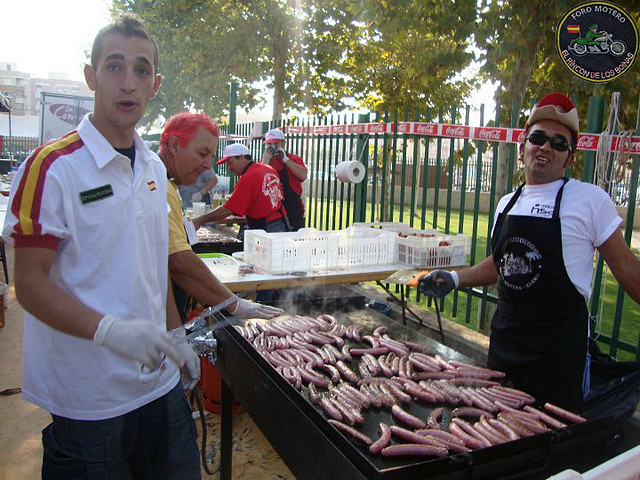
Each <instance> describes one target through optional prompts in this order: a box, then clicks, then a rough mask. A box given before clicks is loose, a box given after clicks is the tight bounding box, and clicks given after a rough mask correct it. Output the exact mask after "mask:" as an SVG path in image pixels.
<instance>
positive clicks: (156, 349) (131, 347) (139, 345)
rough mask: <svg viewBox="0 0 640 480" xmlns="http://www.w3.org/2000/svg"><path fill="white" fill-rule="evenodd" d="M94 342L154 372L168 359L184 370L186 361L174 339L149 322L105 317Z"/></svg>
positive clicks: (94, 336)
mask: <svg viewBox="0 0 640 480" xmlns="http://www.w3.org/2000/svg"><path fill="white" fill-rule="evenodd" d="M93 342H94V343H95V344H97V345H103V346H105V347H107V348H108V349H109V350H111V351H112V352H114V353H116V354H118V355H120V356H121V357H125V358H130V359H133V360H137V361H138V362H140V363H142V365H143V366H144V367H147V368H148V369H149V370H152V371H153V370H155V369H157V368H160V366H161V365H162V362H163V361H164V358H165V357H169V358H170V359H171V360H173V361H174V362H175V363H176V364H177V365H178V366H179V367H181V368H182V366H183V365H184V358H182V354H181V353H180V352H179V351H178V349H177V348H176V346H175V344H174V342H173V341H172V339H171V336H170V335H169V334H168V333H167V331H166V330H163V329H162V328H161V327H160V326H158V325H156V324H154V323H152V322H150V321H149V320H138V319H137V320H125V319H122V318H118V317H116V316H113V315H105V316H104V317H102V320H100V323H99V324H98V328H97V329H96V333H95V334H94V335H93Z"/></svg>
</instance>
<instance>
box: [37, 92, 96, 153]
mask: <svg viewBox="0 0 640 480" xmlns="http://www.w3.org/2000/svg"><path fill="white" fill-rule="evenodd" d="M91 111H93V98H92V97H79V96H76V95H62V94H58V93H46V92H42V110H41V112H40V113H41V116H40V143H41V144H44V143H47V142H50V141H51V140H53V139H56V138H59V137H61V136H63V135H65V134H67V133H69V132H70V131H72V130H74V129H75V128H76V127H77V126H78V124H79V123H80V120H82V117H84V116H85V115H86V114H87V113H89V112H91Z"/></svg>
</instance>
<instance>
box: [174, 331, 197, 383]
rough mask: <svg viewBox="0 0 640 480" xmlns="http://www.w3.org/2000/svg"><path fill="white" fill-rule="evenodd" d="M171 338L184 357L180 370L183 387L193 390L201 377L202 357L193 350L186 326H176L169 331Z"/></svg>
mask: <svg viewBox="0 0 640 480" xmlns="http://www.w3.org/2000/svg"><path fill="white" fill-rule="evenodd" d="M169 334H170V335H171V339H172V340H173V343H174V344H175V346H176V348H177V349H178V351H179V352H180V353H181V354H182V356H183V357H184V360H185V363H184V367H182V370H181V372H180V380H181V381H182V388H184V389H185V390H193V387H195V386H196V383H198V379H199V378H200V357H198V355H197V354H196V352H194V351H193V348H191V346H190V345H189V344H188V343H187V334H186V332H185V331H184V327H178V328H174V329H173V330H171V331H170V332H169Z"/></svg>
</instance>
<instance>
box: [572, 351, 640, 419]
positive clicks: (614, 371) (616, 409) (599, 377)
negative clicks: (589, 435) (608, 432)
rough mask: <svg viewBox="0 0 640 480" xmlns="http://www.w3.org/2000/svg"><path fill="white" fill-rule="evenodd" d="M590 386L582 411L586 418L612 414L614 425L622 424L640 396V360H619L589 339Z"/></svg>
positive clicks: (633, 409)
mask: <svg viewBox="0 0 640 480" xmlns="http://www.w3.org/2000/svg"><path fill="white" fill-rule="evenodd" d="M589 352H590V353H591V369H590V370H591V386H590V389H589V394H588V395H587V398H586V399H585V402H584V411H583V414H584V416H585V417H587V418H589V419H593V418H597V417H603V416H608V415H613V416H614V425H615V426H617V427H622V425H624V423H625V422H626V421H627V420H628V419H629V418H631V417H632V416H633V414H634V412H635V410H636V406H637V404H638V399H640V363H639V362H618V361H617V360H616V359H615V358H613V357H611V356H610V355H607V354H606V353H603V352H602V351H601V350H600V349H599V348H598V345H597V344H596V342H595V341H593V340H592V339H589Z"/></svg>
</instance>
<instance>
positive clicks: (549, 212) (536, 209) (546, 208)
mask: <svg viewBox="0 0 640 480" xmlns="http://www.w3.org/2000/svg"><path fill="white" fill-rule="evenodd" d="M553 207H554V206H553V205H544V204H542V203H536V204H535V205H534V206H533V207H531V215H535V216H536V217H547V218H551V217H552V216H553Z"/></svg>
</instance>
